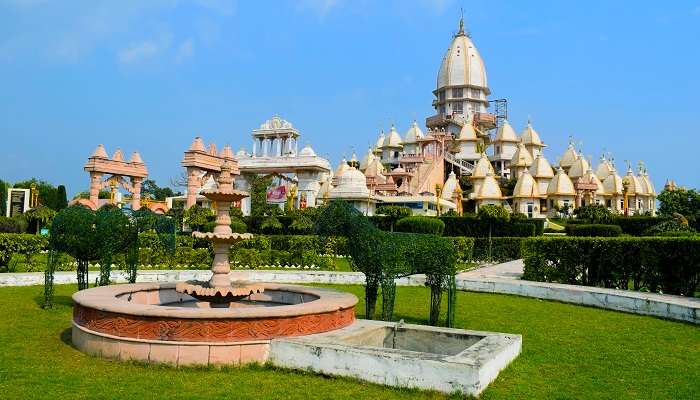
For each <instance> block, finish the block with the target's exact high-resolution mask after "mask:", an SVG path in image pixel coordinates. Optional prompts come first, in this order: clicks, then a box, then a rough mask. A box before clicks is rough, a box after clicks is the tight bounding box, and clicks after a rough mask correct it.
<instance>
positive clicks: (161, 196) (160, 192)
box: [141, 179, 181, 201]
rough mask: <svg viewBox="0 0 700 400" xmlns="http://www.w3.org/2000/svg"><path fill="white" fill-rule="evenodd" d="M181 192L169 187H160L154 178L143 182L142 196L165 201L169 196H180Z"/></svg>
mask: <svg viewBox="0 0 700 400" xmlns="http://www.w3.org/2000/svg"><path fill="white" fill-rule="evenodd" d="M180 194H181V193H180V192H175V191H173V190H172V189H171V188H169V187H160V186H158V184H156V181H155V180H153V179H146V180H145V181H143V183H142V184H141V198H143V199H149V200H156V201H164V200H165V199H166V198H168V197H174V196H179V195H180Z"/></svg>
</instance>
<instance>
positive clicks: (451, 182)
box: [441, 171, 459, 200]
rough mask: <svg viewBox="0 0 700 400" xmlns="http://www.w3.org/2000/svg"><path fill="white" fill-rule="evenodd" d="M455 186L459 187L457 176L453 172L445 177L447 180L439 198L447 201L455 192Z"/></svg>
mask: <svg viewBox="0 0 700 400" xmlns="http://www.w3.org/2000/svg"><path fill="white" fill-rule="evenodd" d="M457 185H459V182H458V181H457V175H455V172H454V171H450V175H448V176H447V180H446V181H445V184H444V185H443V186H442V195H441V197H442V198H443V199H447V200H449V199H451V198H452V195H453V194H454V192H455V189H457Z"/></svg>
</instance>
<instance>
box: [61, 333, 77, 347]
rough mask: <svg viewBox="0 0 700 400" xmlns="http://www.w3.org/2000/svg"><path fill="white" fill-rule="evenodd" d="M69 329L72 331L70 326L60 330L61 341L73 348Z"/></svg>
mask: <svg viewBox="0 0 700 400" xmlns="http://www.w3.org/2000/svg"><path fill="white" fill-rule="evenodd" d="M71 331H72V330H71V328H66V329H64V330H63V331H62V332H61V341H62V342H63V343H64V344H66V345H68V346H70V347H73V348H75V346H73V335H72V334H71Z"/></svg>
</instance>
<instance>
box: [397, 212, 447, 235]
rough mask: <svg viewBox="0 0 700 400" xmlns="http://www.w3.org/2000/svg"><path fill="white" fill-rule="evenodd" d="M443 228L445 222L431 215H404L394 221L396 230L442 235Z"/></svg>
mask: <svg viewBox="0 0 700 400" xmlns="http://www.w3.org/2000/svg"><path fill="white" fill-rule="evenodd" d="M444 230H445V223H444V222H442V221H440V220H439V219H437V218H431V217H420V216H413V217H406V218H401V219H400V220H398V221H397V222H396V231H397V232H406V233H425V234H430V235H438V236H440V235H442V233H443V231H444Z"/></svg>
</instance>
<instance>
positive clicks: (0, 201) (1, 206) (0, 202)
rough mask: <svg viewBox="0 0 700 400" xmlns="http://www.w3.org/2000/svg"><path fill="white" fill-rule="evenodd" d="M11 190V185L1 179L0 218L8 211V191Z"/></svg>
mask: <svg viewBox="0 0 700 400" xmlns="http://www.w3.org/2000/svg"><path fill="white" fill-rule="evenodd" d="M9 188H10V185H9V184H8V183H7V182H5V181H3V180H2V179H0V216H2V217H4V216H5V213H6V212H7V209H6V208H5V207H6V205H7V203H5V201H6V200H7V189H9Z"/></svg>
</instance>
